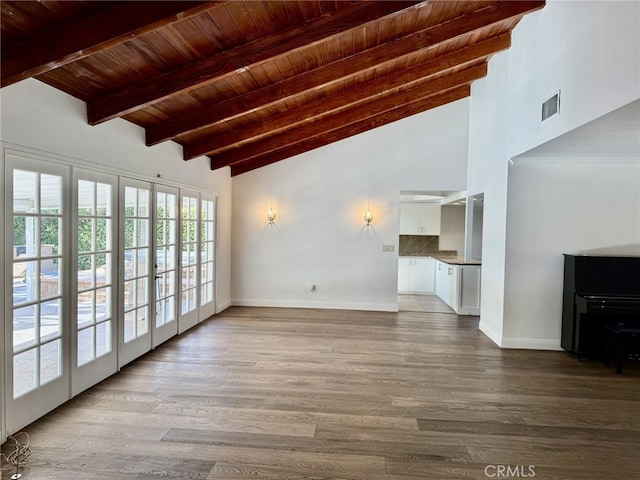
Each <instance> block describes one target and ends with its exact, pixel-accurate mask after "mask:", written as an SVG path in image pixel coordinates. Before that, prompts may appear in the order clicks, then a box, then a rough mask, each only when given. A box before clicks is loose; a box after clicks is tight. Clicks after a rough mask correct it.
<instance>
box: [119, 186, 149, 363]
mask: <svg viewBox="0 0 640 480" xmlns="http://www.w3.org/2000/svg"><path fill="white" fill-rule="evenodd" d="M127 188H131V189H136V195H137V194H138V193H139V192H140V191H143V192H147V193H148V196H147V215H146V216H144V215H140V212H139V211H138V212H136V215H134V216H133V219H132V223H133V224H134V225H135V229H134V235H135V236H136V238H135V239H133V240H132V243H131V244H130V245H126V241H125V235H126V231H127V227H126V223H127V216H126V214H125V210H126V208H127V205H126V201H125V195H126V191H127ZM119 198H120V211H119V216H120V218H119V224H120V243H119V255H118V257H119V261H118V264H119V272H118V285H119V293H118V297H119V302H118V304H119V305H118V367H123V366H124V365H126V364H128V363H129V362H131V361H132V360H134V359H136V358H138V357H139V356H141V355H143V354H145V353H147V352H148V351H149V350H151V319H152V309H153V308H154V299H153V288H152V286H153V280H152V278H153V277H152V276H153V268H151V267H152V262H153V256H152V250H151V249H152V247H153V245H152V242H151V238H152V234H151V226H152V223H151V222H152V219H153V217H152V215H151V214H152V207H153V188H152V184H151V183H150V182H143V181H140V180H133V179H130V178H124V177H121V178H120V187H119ZM136 198H137V197H136ZM136 206H138V203H137V202H136ZM129 218H131V216H130V217H129ZM145 221H146V225H147V231H146V239H145V240H143V244H142V245H140V244H139V239H138V230H137V228H138V225H140V224H143V223H144V222H145ZM145 244H146V245H145ZM145 249H146V258H145V257H144V255H140V253H143V252H144V251H145ZM125 255H127V256H131V258H128V259H127V258H125ZM134 257H135V258H134ZM140 260H144V263H142V262H141V261H140ZM125 262H127V264H126V266H125ZM141 265H142V266H143V267H144V268H145V270H146V271H143V272H139V270H138V269H139V267H140V266H141ZM130 275H131V276H130ZM126 281H128V282H131V288H130V291H129V296H128V300H129V301H135V305H132V308H131V309H129V312H130V313H131V312H133V313H131V315H132V316H134V317H135V318H134V319H133V323H132V329H133V330H134V332H135V337H134V338H133V339H131V340H129V341H126V342H125V336H126V329H125V324H126V321H125V317H126V314H125V309H126V308H127V306H128V304H125V300H126V299H125V282H126ZM134 281H135V285H134ZM145 284H146V288H145V290H144V293H145V294H146V295H145V297H144V298H143V299H142V301H141V300H140V299H139V298H138V295H137V291H138V287H139V285H145ZM133 292H136V293H135V294H133ZM144 305H146V316H145V321H146V331H145V332H144V333H142V334H138V333H137V332H138V330H137V329H138V320H137V315H138V313H140V307H141V306H142V307H144ZM142 311H144V310H142Z"/></svg>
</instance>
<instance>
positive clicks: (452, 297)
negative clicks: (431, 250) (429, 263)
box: [435, 260, 480, 315]
mask: <svg viewBox="0 0 640 480" xmlns="http://www.w3.org/2000/svg"><path fill="white" fill-rule="evenodd" d="M435 264H436V289H435V291H436V295H437V296H438V297H439V298H440V300H442V301H443V302H444V303H446V304H447V305H449V306H450V307H451V308H452V309H453V310H454V311H455V312H456V313H457V314H458V315H480V265H456V264H450V263H447V262H442V261H440V260H436V262H435Z"/></svg>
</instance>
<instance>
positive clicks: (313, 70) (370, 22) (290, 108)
mask: <svg viewBox="0 0 640 480" xmlns="http://www.w3.org/2000/svg"><path fill="white" fill-rule="evenodd" d="M0 6H1V7H0V8H1V11H0V15H1V17H0V18H1V20H2V37H1V42H2V51H1V55H2V57H1V58H2V65H1V69H0V72H1V85H2V87H5V86H8V85H11V84H13V83H16V82H18V81H20V80H23V79H26V78H30V77H35V78H37V79H38V80H40V81H42V82H45V83H47V84H49V85H51V86H53V87H55V88H58V89H60V90H62V91H64V92H66V93H68V94H70V95H72V96H74V97H77V98H79V99H81V100H83V101H84V102H86V104H87V121H88V123H90V124H91V125H96V124H99V123H102V122H106V121H109V120H111V119H114V118H118V117H120V118H124V119H126V120H128V121H130V122H133V123H135V124H137V125H139V126H141V127H143V128H144V129H145V132H146V142H147V145H149V146H151V145H156V144H158V143H161V142H164V141H174V142H177V143H179V144H181V145H182V146H183V151H184V158H185V160H189V159H192V158H196V157H200V156H203V155H205V156H208V157H209V158H210V162H211V168H212V169H216V168H222V167H226V166H230V167H231V174H232V175H239V174H241V173H245V172H249V171H251V170H254V169H256V168H260V167H263V166H266V165H269V164H272V163H274V162H278V161H280V160H283V159H286V158H289V157H292V156H294V155H298V154H300V153H304V152H307V151H309V150H312V149H315V148H319V147H321V146H324V145H327V144H329V143H332V142H336V141H338V140H341V139H344V138H348V137H350V136H353V135H357V134H359V133H363V132H366V131H368V130H371V129H373V128H376V127H379V126H381V125H385V124H388V123H391V122H394V121H397V120H401V119H403V118H405V117H408V116H411V115H415V114H417V113H420V112H424V111H426V110H429V109H432V108H435V107H438V106H441V105H444V104H446V103H449V102H453V101H456V100H459V99H462V98H465V97H467V96H468V95H469V94H470V85H471V83H472V82H473V81H474V80H476V79H479V78H482V77H484V76H485V75H487V62H488V60H489V58H490V57H491V56H492V55H493V54H495V53H497V52H500V51H502V50H505V49H507V48H509V46H510V42H511V31H512V30H513V28H514V27H515V26H516V24H517V23H518V21H520V19H521V18H522V17H523V16H524V15H526V14H527V13H530V12H533V11H536V10H538V9H540V8H542V7H543V6H544V1H527V0H515V1H506V0H505V1H495V0H493V1H492V0H478V1H402V0H394V1H389V0H387V1H373V0H368V1H348V0H334V1H322V0H314V1H311V0H300V1H290V0H277V1H276V0H266V1H257V0H246V1H239V0H232V1H214V2H197V1H157V2H155V1H145V2H138V1H132V2H122V1H117V2H102V1H75V2H56V1H44V2H43V1H23V0H19V1H11V0H3V1H2V2H1V3H0Z"/></svg>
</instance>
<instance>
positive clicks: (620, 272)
mask: <svg viewBox="0 0 640 480" xmlns="http://www.w3.org/2000/svg"><path fill="white" fill-rule="evenodd" d="M604 322H625V323H630V324H634V325H640V255H639V256H607V255H569V254H565V255H564V291H563V298H562V340H561V345H562V348H563V349H565V350H566V351H568V352H570V353H572V354H573V355H576V356H584V357H592V358H600V357H601V356H602V349H603V346H604V341H603V336H604V332H603V324H604Z"/></svg>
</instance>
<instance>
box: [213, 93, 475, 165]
mask: <svg viewBox="0 0 640 480" xmlns="http://www.w3.org/2000/svg"><path fill="white" fill-rule="evenodd" d="M470 93H471V87H470V86H469V85H463V86H460V87H456V88H453V89H451V90H448V91H446V92H443V93H439V94H437V95H433V96H431V97H427V98H423V99H421V100H418V101H416V102H413V103H410V104H408V105H403V106H401V107H399V108H397V109H395V110H391V111H389V112H386V113H383V114H381V115H379V116H377V117H375V118H370V119H366V120H363V121H361V122H357V123H354V124H352V125H348V126H346V127H343V128H340V129H337V130H333V131H331V132H329V133H326V134H324V135H321V136H318V137H315V138H312V139H309V140H307V141H305V142H300V143H298V144H296V145H291V146H289V147H286V148H283V149H280V150H277V151H274V152H270V153H266V154H264V155H260V156H258V157H255V158H253V159H252V160H249V161H247V162H242V163H237V164H233V165H231V176H236V175H241V174H243V173H247V172H250V171H251V170H255V169H257V168H260V167H266V166H267V165H271V164H273V163H276V162H279V161H281V160H285V159H287V158H291V157H294V156H296V155H300V154H302V153H305V152H308V151H311V150H314V149H316V148H320V147H323V146H325V145H328V144H330V143H333V142H337V141H339V140H343V139H345V138H349V137H352V136H354V135H358V134H360V133H364V132H366V131H368V130H371V129H373V128H377V127H381V126H383V125H387V124H389V123H392V122H395V121H398V120H402V119H403V118H406V117H409V116H411V115H416V114H418V113H421V112H425V111H427V110H431V109H432V108H436V107H440V106H442V105H445V104H447V103H451V102H455V101H456V100H461V99H463V98H466V97H468V96H469V95H470ZM211 168H212V169H215V168H219V167H217V166H216V165H215V164H213V162H212V165H211Z"/></svg>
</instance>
